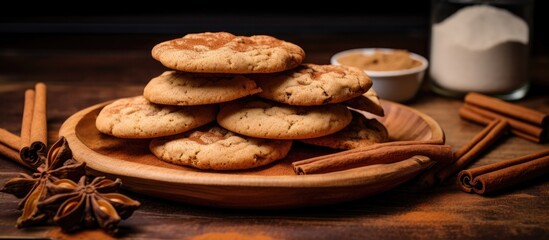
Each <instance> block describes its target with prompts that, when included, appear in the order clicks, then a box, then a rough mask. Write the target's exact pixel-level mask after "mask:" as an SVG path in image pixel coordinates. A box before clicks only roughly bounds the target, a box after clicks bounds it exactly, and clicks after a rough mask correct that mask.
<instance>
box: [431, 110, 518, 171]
mask: <svg viewBox="0 0 549 240" xmlns="http://www.w3.org/2000/svg"><path fill="white" fill-rule="evenodd" d="M508 129H509V124H508V123H507V121H505V120H501V119H496V120H494V121H492V122H491V123H490V124H488V126H486V127H485V128H484V129H483V130H482V131H481V132H479V133H478V134H477V135H475V136H474V137H473V139H471V140H470V141H469V142H468V143H466V144H465V145H463V146H462V147H460V148H459V149H458V150H457V151H456V152H455V153H454V155H453V157H454V159H455V162H453V163H452V164H451V165H449V166H448V167H446V168H443V169H442V170H440V171H439V172H438V173H436V180H437V181H438V182H443V181H444V180H446V179H447V178H448V177H449V176H451V175H452V174H454V173H455V172H456V171H457V170H459V169H461V168H463V167H464V166H465V165H468V164H469V163H471V162H472V161H474V160H476V159H477V158H478V157H479V156H480V155H481V154H482V153H484V151H486V150H487V149H488V148H490V147H491V146H492V145H493V144H494V143H495V142H496V141H497V140H498V139H499V138H500V137H501V136H503V135H504V134H505V133H507V131H508Z"/></svg>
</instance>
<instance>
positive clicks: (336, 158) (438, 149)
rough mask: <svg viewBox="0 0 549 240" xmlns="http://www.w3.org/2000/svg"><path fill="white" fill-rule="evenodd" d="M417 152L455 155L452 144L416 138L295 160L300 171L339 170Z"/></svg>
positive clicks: (395, 159) (441, 157) (437, 158)
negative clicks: (426, 142)
mask: <svg viewBox="0 0 549 240" xmlns="http://www.w3.org/2000/svg"><path fill="white" fill-rule="evenodd" d="M415 155H422V156H427V157H429V158H431V159H432V160H434V161H437V162H448V161H451V159H452V148H451V147H450V146H448V145H434V144H417V142H414V141H408V142H400V143H397V142H394V143H393V142H391V143H385V144H377V145H372V146H369V147H364V148H357V149H351V150H347V151H343V152H338V153H334V154H329V155H324V156H319V157H314V158H309V159H305V160H301V161H297V162H293V163H292V165H293V168H294V171H295V172H296V173H297V174H300V175H303V174H315V173H328V172H336V171H341V170H346V169H351V168H355V167H362V166H367V165H373V164H383V163H394V162H398V161H402V160H404V159H408V158H411V157H413V156H415Z"/></svg>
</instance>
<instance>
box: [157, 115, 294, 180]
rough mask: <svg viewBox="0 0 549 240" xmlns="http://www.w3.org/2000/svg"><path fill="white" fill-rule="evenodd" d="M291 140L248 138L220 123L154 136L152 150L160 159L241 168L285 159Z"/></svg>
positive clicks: (198, 166)
mask: <svg viewBox="0 0 549 240" xmlns="http://www.w3.org/2000/svg"><path fill="white" fill-rule="evenodd" d="M291 146H292V141H290V140H271V139H259V138H251V137H245V136H241V135H238V134H235V133H233V132H230V131H228V130H226V129H223V128H221V127H219V126H217V125H214V124H212V125H207V126H204V127H201V128H198V129H196V130H191V131H189V132H186V133H184V134H179V135H176V136H169V137H164V138H156V139H153V140H152V141H151V143H150V145H149V148H150V150H151V152H152V153H153V154H154V155H155V156H157V157H158V158H159V159H161V160H163V161H166V162H170V163H174V164H178V165H186V166H192V167H195V168H199V169H208V170H238V169H249V168H254V167H259V166H263V165H266V164H269V163H271V162H274V161H276V160H278V159H282V158H284V157H285V156H286V154H288V151H290V148H291Z"/></svg>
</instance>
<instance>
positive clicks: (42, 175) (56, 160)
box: [0, 137, 85, 228]
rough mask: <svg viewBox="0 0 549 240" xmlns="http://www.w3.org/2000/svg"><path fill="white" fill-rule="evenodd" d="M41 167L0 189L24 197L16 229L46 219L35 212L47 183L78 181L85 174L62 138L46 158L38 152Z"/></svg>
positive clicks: (40, 213)
mask: <svg viewBox="0 0 549 240" xmlns="http://www.w3.org/2000/svg"><path fill="white" fill-rule="evenodd" d="M37 157H38V159H39V161H40V162H41V164H40V166H39V167H38V168H37V169H36V170H37V172H36V173H34V174H32V176H31V175H28V174H24V173H21V174H19V176H18V177H14V178H12V179H10V180H8V182H6V184H5V185H4V188H2V189H0V191H1V192H5V193H10V194H13V195H15V196H16V197H17V198H23V200H21V202H19V205H18V207H19V209H22V210H23V213H22V214H21V216H20V217H19V218H18V219H17V227H18V228H22V227H28V226H32V225H37V224H40V223H44V222H45V221H47V220H48V216H47V215H46V214H45V213H44V212H43V211H41V210H40V209H38V207H37V204H38V202H39V201H41V200H43V199H45V198H46V197H47V196H48V193H47V191H46V184H47V183H48V182H53V181H57V180H59V179H65V178H66V179H73V180H77V179H79V178H80V177H81V176H83V175H84V174H85V164H84V163H79V162H77V161H75V160H74V159H72V152H71V150H70V148H69V146H68V143H67V141H66V140H65V138H64V137H61V138H60V139H59V140H58V141H57V142H56V143H55V144H53V146H52V147H51V148H50V150H49V151H48V153H47V156H44V154H41V153H40V151H38V155H37Z"/></svg>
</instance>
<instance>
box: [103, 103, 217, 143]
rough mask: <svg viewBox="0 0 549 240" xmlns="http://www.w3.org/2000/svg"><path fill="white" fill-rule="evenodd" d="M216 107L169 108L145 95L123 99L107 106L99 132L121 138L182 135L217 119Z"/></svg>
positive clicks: (104, 109)
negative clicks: (151, 100)
mask: <svg viewBox="0 0 549 240" xmlns="http://www.w3.org/2000/svg"><path fill="white" fill-rule="evenodd" d="M216 111H217V109H216V106H215V105H204V106H186V107H179V106H166V105H158V104H154V103H151V102H149V101H147V99H145V98H144V97H143V96H137V97H131V98H121V99H118V100H116V101H114V102H112V103H110V104H109V105H107V106H105V107H104V108H103V109H102V110H101V112H99V115H98V116H97V119H96V121H95V126H96V127H97V129H98V130H99V131H100V132H102V133H105V134H109V135H112V136H115V137H120V138H154V137H161V136H168V135H174V134H178V133H182V132H185V131H188V130H191V129H193V128H196V127H199V126H202V125H204V124H207V123H209V122H211V121H213V120H215V115H216Z"/></svg>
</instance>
